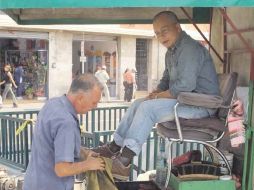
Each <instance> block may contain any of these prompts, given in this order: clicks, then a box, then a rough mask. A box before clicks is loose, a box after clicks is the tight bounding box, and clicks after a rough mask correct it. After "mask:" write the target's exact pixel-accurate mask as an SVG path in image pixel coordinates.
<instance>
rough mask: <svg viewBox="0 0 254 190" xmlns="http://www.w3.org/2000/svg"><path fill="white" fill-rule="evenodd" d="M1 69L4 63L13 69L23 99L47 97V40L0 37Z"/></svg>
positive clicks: (19, 93)
mask: <svg viewBox="0 0 254 190" xmlns="http://www.w3.org/2000/svg"><path fill="white" fill-rule="evenodd" d="M0 42H1V43H0V44H2V45H1V46H0V48H1V54H0V57H1V58H0V65H1V70H3V69H2V68H3V67H4V65H5V64H10V65H11V67H12V69H13V76H14V80H15V81H16V83H17V85H19V86H18V88H19V87H20V89H19V90H17V92H16V95H17V96H18V97H20V98H23V99H27V98H28V99H31V98H37V99H45V98H46V97H47V73H48V41H47V40H39V39H38V40H37V39H31V40H30V39H0Z"/></svg>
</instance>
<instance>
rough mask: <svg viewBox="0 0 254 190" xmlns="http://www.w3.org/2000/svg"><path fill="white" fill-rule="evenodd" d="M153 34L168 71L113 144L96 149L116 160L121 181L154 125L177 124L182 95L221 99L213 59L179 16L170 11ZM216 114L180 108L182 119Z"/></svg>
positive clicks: (156, 24)
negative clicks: (186, 29)
mask: <svg viewBox="0 0 254 190" xmlns="http://www.w3.org/2000/svg"><path fill="white" fill-rule="evenodd" d="M153 28H154V32H155V34H156V36H157V38H158V40H159V42H160V43H161V44H163V45H164V46H165V47H166V48H167V49H168V50H167V53H166V58H165V70H164V73H163V77H162V79H161V80H160V83H159V85H158V86H157V89H156V90H155V91H153V92H152V93H150V94H149V96H148V97H147V98H146V99H138V100H136V101H135V102H134V103H133V104H132V105H131V106H130V108H129V109H128V110H127V112H126V113H125V115H124V117H123V118H122V120H121V122H120V124H119V126H118V128H117V130H116V131H115V133H114V140H113V141H112V142H111V143H110V144H107V145H105V146H102V147H98V148H96V149H94V151H95V152H98V153H100V154H101V155H103V156H106V157H112V156H114V157H113V171H112V173H113V175H114V176H115V177H116V178H119V179H126V178H128V176H129V165H130V163H131V161H132V159H133V157H134V156H135V155H138V154H139V152H140V151H141V148H142V145H143V144H144V142H145V141H146V140H147V138H148V136H149V134H150V132H151V130H152V128H153V126H154V125H155V123H158V122H162V121H172V120H174V111H173V110H174V106H175V104H176V103H177V100H176V98H177V96H178V94H179V93H180V92H197V93H204V94H211V95H219V84H218V79H217V74H216V71H215V67H214V64H213V61H212V58H211V56H210V54H209V52H208V51H207V49H206V48H205V47H204V46H202V45H201V44H200V43H199V42H197V41H195V40H193V39H192V38H191V37H190V36H189V35H187V34H186V33H185V32H184V31H182V29H181V26H180V24H179V21H178V18H177V16H176V15H175V14H174V13H173V12H170V11H164V12H161V13H159V14H157V15H156V16H155V17H154V19H153ZM215 112H216V110H214V109H206V108H202V107H194V106H184V105H180V106H179V107H178V114H179V116H180V117H182V118H187V119H188V118H195V119H196V118H204V117H209V116H212V115H214V114H215Z"/></svg>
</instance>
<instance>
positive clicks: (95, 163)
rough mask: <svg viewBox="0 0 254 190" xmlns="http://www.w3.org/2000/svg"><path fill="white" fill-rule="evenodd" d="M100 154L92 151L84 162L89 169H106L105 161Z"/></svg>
mask: <svg viewBox="0 0 254 190" xmlns="http://www.w3.org/2000/svg"><path fill="white" fill-rule="evenodd" d="M98 155H99V154H97V153H95V152H90V153H89V155H88V157H87V159H86V161H85V162H84V164H86V166H87V170H105V167H106V165H105V162H104V160H103V159H102V158H100V157H98Z"/></svg>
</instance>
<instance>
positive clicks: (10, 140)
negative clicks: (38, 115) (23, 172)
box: [0, 115, 33, 169]
mask: <svg viewBox="0 0 254 190" xmlns="http://www.w3.org/2000/svg"><path fill="white" fill-rule="evenodd" d="M25 121H26V120H24V119H19V118H13V117H10V116H3V115H1V116H0V123H1V126H0V138H1V139H0V159H1V161H2V162H4V163H5V164H7V165H11V166H14V167H17V168H21V169H25V168H26V166H27V164H28V161H29V150H30V149H31V143H32V131H33V127H32V124H31V122H29V123H28V124H27V127H26V128H25V129H24V130H23V131H22V132H21V133H20V134H19V135H15V131H16V130H17V129H18V128H19V127H20V126H21V125H22V124H23V123H24V122H25Z"/></svg>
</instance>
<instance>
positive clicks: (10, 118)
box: [0, 106, 203, 180]
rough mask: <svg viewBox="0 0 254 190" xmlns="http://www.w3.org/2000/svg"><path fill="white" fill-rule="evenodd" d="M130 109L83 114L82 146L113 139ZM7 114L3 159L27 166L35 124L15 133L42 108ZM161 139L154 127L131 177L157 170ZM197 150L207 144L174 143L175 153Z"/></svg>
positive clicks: (0, 144) (1, 133) (0, 143)
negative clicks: (159, 141)
mask: <svg viewBox="0 0 254 190" xmlns="http://www.w3.org/2000/svg"><path fill="white" fill-rule="evenodd" d="M126 110H127V107H126V106H120V107H108V108H96V109H94V110H92V111H90V112H88V113H87V114H84V115H79V122H80V124H81V126H83V130H82V133H81V142H82V146H85V147H89V148H92V147H97V146H99V145H101V144H105V143H107V142H110V141H112V139H113V133H114V131H115V129H116V128H117V126H118V124H119V122H120V120H121V118H122V117H123V115H124V113H125V112H126ZM4 114H5V115H3V113H1V114H0V120H1V122H0V124H1V126H0V138H1V140H0V161H2V162H5V163H8V164H9V165H11V166H16V167H18V168H22V169H26V167H27V164H28V158H29V152H30V151H31V143H32V135H33V126H32V124H31V123H29V125H28V126H27V127H26V128H25V129H24V130H23V131H22V133H21V134H20V135H18V136H15V131H16V130H17V128H18V127H20V125H22V124H23V123H24V122H25V121H26V120H28V119H34V120H36V118H37V115H38V111H26V112H15V113H11V112H9V113H4ZM159 138H160V137H158V135H157V133H156V129H155V128H154V129H153V130H152V131H151V133H150V135H149V137H148V139H147V141H146V143H145V144H144V145H143V147H142V150H141V152H140V154H139V156H137V157H135V158H134V161H133V164H132V168H131V175H130V180H133V179H135V178H136V177H137V176H138V174H140V173H143V172H144V171H147V170H152V169H155V165H156V157H157V152H158V146H159V145H158V139H159ZM193 149H199V150H202V149H203V147H201V146H198V145H193V144H190V143H186V144H182V145H178V144H176V145H175V146H173V156H177V155H180V154H182V153H183V152H185V151H188V150H193Z"/></svg>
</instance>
